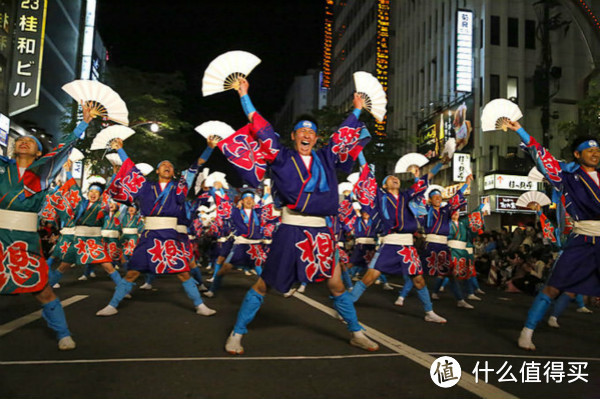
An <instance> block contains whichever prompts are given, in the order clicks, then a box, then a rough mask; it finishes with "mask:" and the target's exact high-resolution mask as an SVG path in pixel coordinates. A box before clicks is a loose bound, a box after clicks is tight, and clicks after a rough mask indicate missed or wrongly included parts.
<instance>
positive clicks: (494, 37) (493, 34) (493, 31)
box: [490, 15, 500, 46]
mask: <svg viewBox="0 0 600 399" xmlns="http://www.w3.org/2000/svg"><path fill="white" fill-rule="evenodd" d="M490 44H493V45H494V46H499V45H500V17H498V16H496V15H492V16H490Z"/></svg>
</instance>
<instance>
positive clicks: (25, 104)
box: [8, 0, 47, 116]
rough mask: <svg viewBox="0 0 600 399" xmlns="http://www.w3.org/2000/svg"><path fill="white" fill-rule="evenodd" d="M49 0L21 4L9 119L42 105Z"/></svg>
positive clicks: (26, 1) (12, 71) (10, 88)
mask: <svg viewBox="0 0 600 399" xmlns="http://www.w3.org/2000/svg"><path fill="white" fill-rule="evenodd" d="M46 6H47V0H19V1H17V12H16V21H15V28H14V29H15V30H14V37H15V42H14V46H13V60H12V69H11V79H10V85H9V93H8V94H9V103H8V115H9V116H13V115H16V114H19V113H21V112H24V111H27V110H28V109H31V108H34V107H36V106H37V105H38V102H39V95H40V80H41V78H42V55H43V50H44V32H45V29H46Z"/></svg>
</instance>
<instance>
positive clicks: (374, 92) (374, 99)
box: [353, 71, 387, 122]
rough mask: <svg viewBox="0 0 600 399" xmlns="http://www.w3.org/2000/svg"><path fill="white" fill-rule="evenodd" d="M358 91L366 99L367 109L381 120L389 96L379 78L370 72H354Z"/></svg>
mask: <svg viewBox="0 0 600 399" xmlns="http://www.w3.org/2000/svg"><path fill="white" fill-rule="evenodd" d="M353 76H354V86H355V87H356V92H357V93H358V94H359V95H360V96H362V97H363V98H364V99H365V109H366V110H367V111H369V112H370V113H371V115H373V116H374V117H375V119H377V120H378V121H379V122H381V121H383V118H384V117H385V113H386V109H385V107H386V105H387V97H386V95H385V90H384V89H383V86H382V85H381V83H379V80H377V78H376V77H375V76H373V75H371V74H370V73H368V72H363V71H359V72H354V75H353Z"/></svg>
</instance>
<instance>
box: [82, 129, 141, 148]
mask: <svg viewBox="0 0 600 399" xmlns="http://www.w3.org/2000/svg"><path fill="white" fill-rule="evenodd" d="M134 134H135V130H133V129H131V128H129V127H127V126H121V125H112V126H109V127H107V128H106V129H102V130H101V131H100V133H98V134H97V135H96V137H94V140H93V141H92V146H91V147H90V150H106V149H110V145H111V143H112V141H113V140H114V139H121V140H126V139H128V138H129V137H131V136H133V135H134Z"/></svg>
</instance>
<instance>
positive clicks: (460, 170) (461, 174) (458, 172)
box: [452, 152, 471, 182]
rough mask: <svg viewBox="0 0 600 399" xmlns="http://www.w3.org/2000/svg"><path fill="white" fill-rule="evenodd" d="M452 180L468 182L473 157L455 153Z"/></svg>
mask: <svg viewBox="0 0 600 399" xmlns="http://www.w3.org/2000/svg"><path fill="white" fill-rule="evenodd" d="M452 172H453V173H452V180H454V181H460V182H463V181H466V180H467V176H469V175H470V174H471V155H469V154H463V153H458V152H455V153H454V156H453V157H452Z"/></svg>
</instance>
